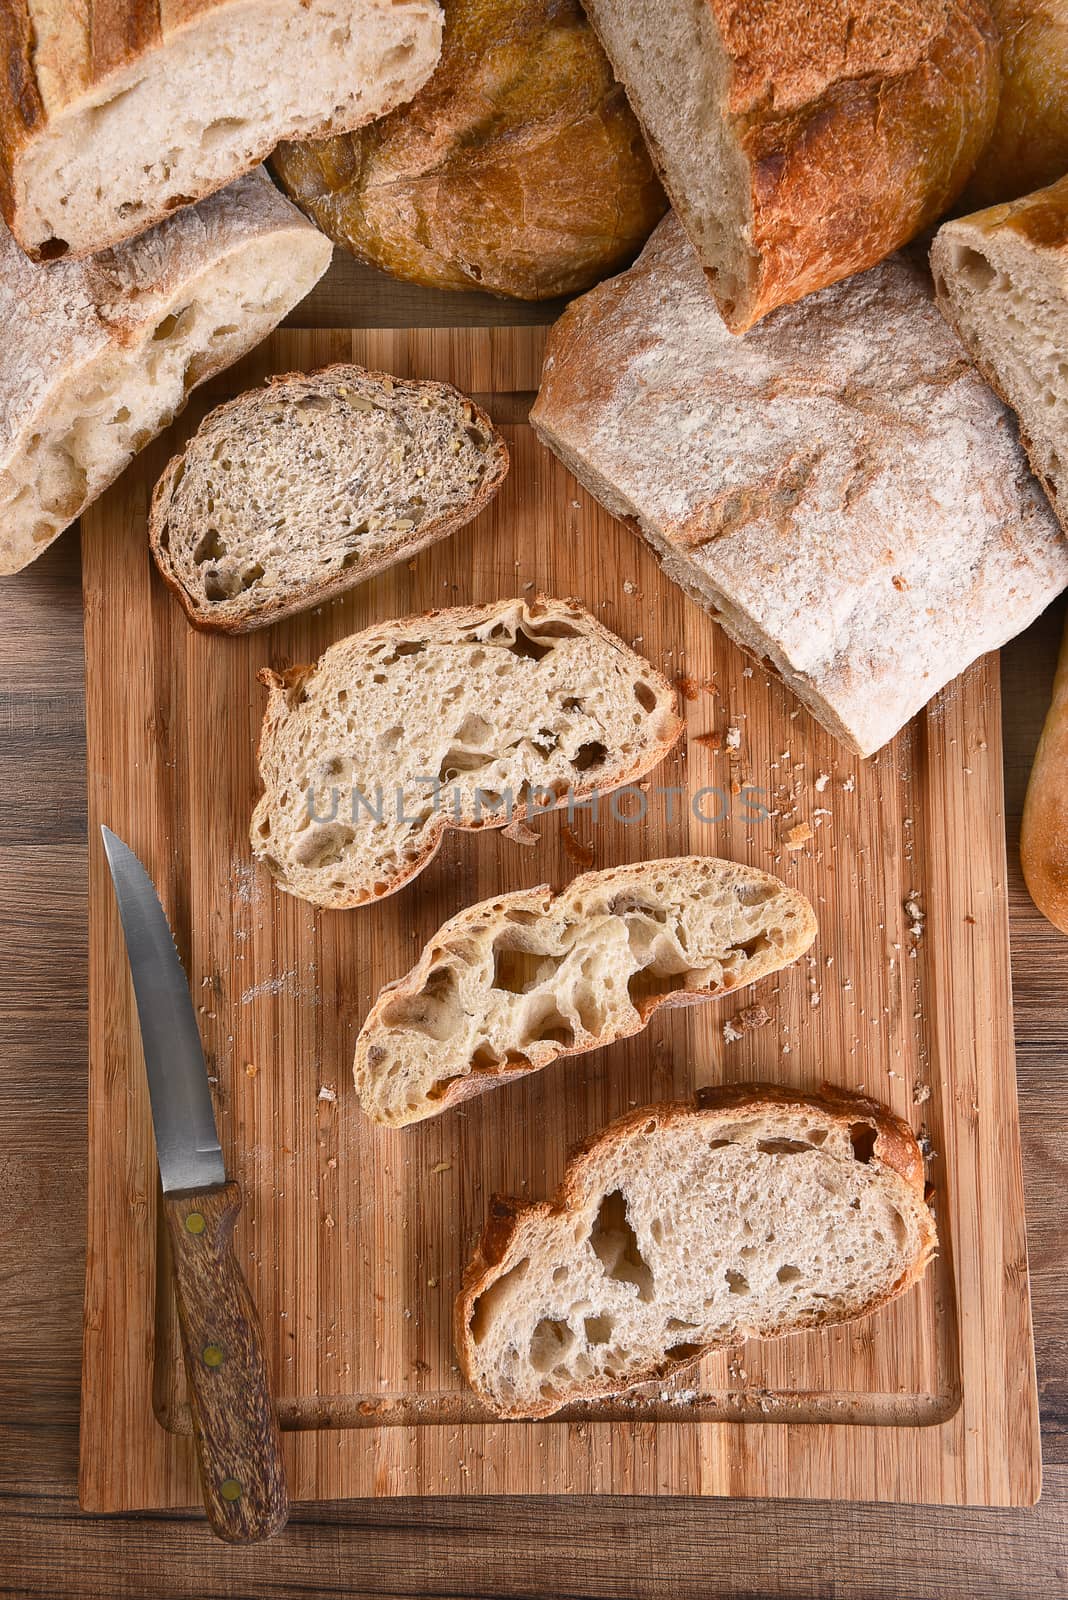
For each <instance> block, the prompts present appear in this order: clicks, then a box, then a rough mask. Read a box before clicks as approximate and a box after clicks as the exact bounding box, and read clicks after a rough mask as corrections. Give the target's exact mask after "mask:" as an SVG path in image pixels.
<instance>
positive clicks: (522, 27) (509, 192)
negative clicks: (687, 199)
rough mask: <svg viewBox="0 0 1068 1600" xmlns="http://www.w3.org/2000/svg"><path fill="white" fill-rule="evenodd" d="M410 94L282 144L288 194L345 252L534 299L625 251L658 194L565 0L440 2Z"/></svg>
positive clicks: (621, 108)
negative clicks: (434, 60)
mask: <svg viewBox="0 0 1068 1600" xmlns="http://www.w3.org/2000/svg"><path fill="white" fill-rule="evenodd" d="M444 9H445V14H446V17H445V21H446V26H445V44H444V49H443V53H442V57H441V63H440V65H439V67H438V69H437V71H436V72H435V73H434V76H433V78H432V79H431V81H430V82H429V83H428V84H427V85H426V87H425V88H424V89H423V90H422V91H421V92H420V93H419V94H418V95H417V96H416V98H415V99H414V100H413V101H412V102H411V104H410V105H407V106H405V107H404V108H403V109H402V110H400V111H396V112H394V113H392V114H391V115H390V116H387V117H384V118H383V119H382V120H381V121H378V122H375V123H372V124H370V125H369V126H367V127H365V128H364V129H362V130H361V131H360V132H357V133H351V134H344V135H341V136H339V137H337V138H333V139H326V140H322V141H316V142H314V143H302V144H283V145H281V146H279V148H278V150H277V151H276V152H275V156H274V170H275V172H276V174H277V176H278V177H279V178H280V180H281V182H282V184H283V186H284V187H285V189H286V190H287V192H288V193H289V195H290V196H291V198H292V199H293V200H295V201H296V202H297V204H298V205H299V206H301V207H302V208H303V209H304V210H305V211H306V212H307V213H308V215H309V216H310V217H312V218H313V219H314V221H315V222H317V223H318V224H319V226H320V227H321V228H322V229H323V230H324V231H325V232H326V233H328V234H329V235H330V237H331V238H332V239H334V240H336V241H337V242H338V243H339V244H343V245H345V246H346V247H347V248H348V249H350V250H352V251H353V252H354V253H355V254H356V255H357V256H359V257H360V259H361V260H363V261H367V262H370V263H371V264H372V265H373V266H377V267H381V268H383V269H384V270H385V271H386V272H389V273H392V274H393V275H394V276H395V277H398V278H404V279H407V280H408V281H410V282H412V283H421V284H425V285H427V286H428V287H429V288H434V289H488V290H491V291H492V292H493V293H494V294H500V295H511V296H514V297H515V298H517V299H520V300H544V299H549V298H551V297H552V296H554V295H563V294H574V293H576V292H577V291H578V290H581V289H585V288H588V287H589V286H590V285H591V284H593V283H596V282H597V281H598V280H599V279H601V278H603V277H604V276H605V275H606V274H607V273H609V272H612V271H614V270H615V269H616V268H617V267H620V266H622V265H624V264H626V263H627V262H628V261H629V260H630V259H631V258H632V257H633V256H634V255H635V254H636V252H637V250H638V249H639V247H640V246H641V245H642V243H643V242H644V240H645V239H646V237H647V236H648V234H649V233H650V232H651V231H652V228H653V227H654V225H655V223H656V222H657V221H658V219H659V218H660V217H661V216H662V215H663V213H664V211H665V209H666V206H667V201H666V200H665V198H664V193H663V190H662V189H661V187H660V184H659V182H658V181H657V178H656V176H655V174H654V172H653V168H652V164H651V162H650V160H649V156H648V154H647V152H646V149H645V144H644V142H643V140H642V135H641V132H640V130H639V128H638V124H637V122H636V120H635V118H634V115H633V113H632V112H631V110H630V107H629V106H628V104H627V100H626V97H625V96H624V94H623V91H622V89H621V88H620V87H619V85H618V84H617V83H616V81H615V79H614V78H613V76H612V69H611V67H610V66H609V64H608V61H607V60H606V58H605V55H604V53H603V51H602V50H601V48H600V46H599V44H598V43H597V40H596V39H595V37H594V35H593V32H592V30H591V28H590V27H589V24H588V23H587V21H586V19H585V16H584V15H583V12H582V9H581V7H580V6H579V5H578V4H577V0H446V3H445V7H444Z"/></svg>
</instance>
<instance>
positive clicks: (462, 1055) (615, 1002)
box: [354, 856, 816, 1127]
mask: <svg viewBox="0 0 1068 1600" xmlns="http://www.w3.org/2000/svg"><path fill="white" fill-rule="evenodd" d="M815 935H816V918H815V916H814V914H813V911H812V907H811V906H810V905H809V903H808V901H807V900H806V899H805V897H804V895H802V894H799V893H798V892H797V891H796V890H795V889H789V888H787V886H786V885H785V884H784V883H780V881H779V880H778V878H773V877H771V876H770V875H769V874H768V873H766V872H759V871H758V870H757V869H756V868H755V867H748V866H744V865H742V864H740V863H736V862H733V861H720V860H717V859H716V858H715V857H714V856H680V857H677V858H675V859H672V860H667V861H644V862H638V863H637V864H635V865H632V866H623V867H611V868H609V869H608V870H607V871H603V872H587V873H585V874H584V875H583V876H582V877H580V878H576V879H575V880H574V882H573V883H571V884H570V885H569V886H568V887H567V889H565V890H564V891H563V893H561V894H558V895H554V894H553V893H552V892H551V891H550V890H549V889H548V888H546V887H544V886H542V887H540V888H536V889H520V890H518V891H517V892H516V893H515V894H508V895H502V896H500V897H499V898H497V899H495V900H486V901H483V903H482V904H481V905H476V906H469V907H468V908H467V909H466V910H464V911H461V912H460V913H459V914H458V915H457V916H455V917H453V918H451V920H450V921H448V922H447V923H445V925H444V927H442V928H440V929H439V930H438V932H437V933H436V934H435V935H434V937H433V938H432V939H431V941H430V943H429V944H428V945H427V946H426V948H425V949H424V951H423V953H422V955H421V956H420V958H419V960H418V961H417V962H416V964H415V966H414V967H413V969H412V971H411V972H410V973H409V974H408V975H407V977H405V978H401V979H400V980H399V981H398V982H396V983H391V984H390V985H389V986H388V987H387V988H385V989H383V991H382V993H381V994H380V995H379V997H378V999H377V1001H376V1002H375V1004H374V1006H373V1007H372V1009H371V1012H370V1014H369V1016H368V1017H367V1020H366V1022H365V1023H364V1025H363V1027H362V1028H361V1030H360V1036H359V1038H358V1039H357V1041H356V1060H355V1066H354V1076H355V1079H356V1088H357V1089H358V1091H359V1095H360V1104H361V1106H362V1107H363V1109H364V1111H365V1112H366V1113H367V1114H368V1116H370V1117H372V1118H373V1119H374V1120H375V1121H376V1122H381V1123H387V1124H390V1125H392V1126H394V1127H399V1126H401V1125H403V1124H404V1123H408V1122H417V1121H420V1120H421V1119H422V1118H424V1117H433V1116H437V1115H438V1114H439V1113H440V1112H442V1111H445V1110H447V1109H448V1108H449V1107H450V1106H452V1105H455V1104H456V1103H457V1102H458V1101H460V1100H464V1099H467V1098H468V1096H470V1095H473V1094H479V1093H481V1092H482V1091H483V1090H485V1089H492V1088H494V1087H495V1086H496V1085H497V1084H501V1083H507V1082H509V1081H510V1080H511V1079H513V1078H516V1077H521V1076H522V1075H523V1074H525V1073H528V1072H537V1071H539V1070H540V1069H541V1068H542V1067H546V1066H548V1065H549V1063H550V1062H551V1061H555V1060H556V1059H557V1057H559V1056H570V1055H579V1054H581V1053H583V1052H585V1051H588V1050H597V1049H600V1048H601V1047H602V1046H603V1045H606V1044H610V1043H611V1042H612V1041H613V1040H614V1039H622V1038H626V1037H627V1036H628V1035H629V1034H633V1033H638V1032H639V1031H640V1030H641V1029H642V1028H644V1027H645V1025H646V1023H647V1022H648V1021H649V1019H650V1017H651V1016H652V1015H653V1012H654V1011H657V1010H658V1009H659V1008H660V1007H661V1006H664V1005H683V1004H686V1003H690V1002H697V1001H702V1000H710V999H713V998H714V997H715V996H717V995H722V994H726V993H727V992H728V991H729V990H732V989H737V988H740V987H741V986H742V985H744V984H749V983H754V982H755V981H756V980H757V979H758V978H763V977H765V976H767V974H768V973H770V972H778V971H779V970H780V969H781V968H782V967H785V966H787V965H788V964H789V963H790V962H791V961H796V960H797V959H798V957H799V956H801V955H803V954H804V952H805V951H806V950H807V949H808V947H809V945H810V944H811V943H812V940H813V939H814V938H815Z"/></svg>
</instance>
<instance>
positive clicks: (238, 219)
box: [0, 169, 331, 573]
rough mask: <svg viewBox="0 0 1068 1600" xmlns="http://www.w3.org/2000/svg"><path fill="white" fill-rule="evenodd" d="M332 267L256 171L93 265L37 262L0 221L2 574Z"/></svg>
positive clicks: (47, 537)
mask: <svg viewBox="0 0 1068 1600" xmlns="http://www.w3.org/2000/svg"><path fill="white" fill-rule="evenodd" d="M330 255H331V247H330V244H329V242H328V241H327V240H326V239H324V238H323V236H322V234H321V233H319V232H318V231H317V230H316V229H315V228H313V227H312V226H311V224H310V223H309V222H308V221H306V219H305V218H304V217H302V216H301V214H300V212H299V211H298V210H297V208H296V207H295V206H292V205H290V203H289V201H288V200H286V199H285V198H284V197H283V196H282V195H280V194H279V193H278V190H277V189H276V188H275V187H274V185H273V184H272V183H271V181H270V179H269V178H267V176H266V175H265V174H264V172H263V171H262V169H257V171H255V172H251V173H249V174H247V176H245V177H244V178H239V179H238V180H237V182H236V183H233V184H231V185H230V187H229V188H228V189H223V190H222V191H221V192H220V193H219V194H216V195H212V197H211V199H209V200H205V201H203V202H202V203H201V204H200V205H199V206H190V207H188V208H187V209H186V210H184V211H181V212H179V213H178V214H177V215H176V216H174V217H171V218H170V219H169V220H168V221H167V222H161V223H160V225H159V227H158V228H153V229H152V231H151V232H150V233H147V234H145V235H144V236H143V237H142V238H140V239H134V240H131V241H130V242H129V243H128V244H124V245H119V246H117V248H116V249H114V250H108V251H105V252H104V253H103V254H102V255H99V256H94V257H93V258H92V259H91V260H89V261H82V262H78V261H58V262H56V263H54V264H53V265H51V266H39V265H35V264H34V263H33V262H31V261H29V260H27V258H26V256H25V255H24V254H23V253H22V251H21V250H20V249H19V247H18V245H17V244H16V243H15V241H14V240H13V239H12V237H11V235H10V234H9V233H8V231H7V229H6V228H5V227H4V226H3V224H2V223H0V327H2V328H3V330H4V337H3V344H2V347H0V573H8V572H17V571H18V570H19V569H20V568H21V567H24V566H26V565H27V564H28V563H29V562H30V561H33V560H34V558H35V557H36V556H39V555H40V554H41V551H42V550H44V549H45V548H46V547H47V546H48V545H50V544H51V542H52V540H53V539H55V538H56V536H57V535H58V534H60V533H62V532H63V529H64V528H66V527H68V526H69V524H70V523H71V522H73V521H74V519H75V517H77V516H79V515H80V514H81V512H82V511H84V510H85V508H86V506H87V505H89V504H90V503H91V502H92V501H93V500H95V499H96V497H97V495H99V494H100V493H101V492H102V491H103V490H104V489H106V488H107V486H108V484H109V483H111V482H112V480H113V479H115V478H117V477H118V475H119V473H120V472H121V471H122V470H123V468H124V467H125V466H126V465H127V463H128V462H129V461H130V460H131V459H132V458H133V456H134V455H136V453H137V451H138V450H141V449H142V448H143V447H144V446H145V445H146V444H147V443H148V441H149V440H150V439H153V438H155V436H156V434H157V433H159V432H160V431H161V429H163V428H165V427H167V425H168V424H169V423H170V421H171V419H172V418H173V417H174V416H175V415H176V414H177V413H178V412H179V411H180V410H181V409H182V407H183V406H184V405H185V402H186V400H187V398H188V396H189V393H190V391H191V390H192V389H194V388H196V386H197V384H199V383H203V382H204V380H205V378H210V377H211V376H212V375H213V374H214V373H216V372H221V371H222V370H223V368H224V367H228V366H230V365H231V363H232V362H234V361H236V360H237V358H238V357H239V356H242V355H244V354H245V352H246V351H247V350H251V349H252V347H253V346H254V345H256V344H259V342H260V340H261V339H264V338H266V336H267V334H268V333H270V332H271V330H272V328H274V327H276V326H277V324H278V323H279V322H281V320H282V318H283V317H284V316H285V315H286V313H287V312H289V311H291V310H292V308H293V307H294V306H295V305H296V304H297V302H298V301H299V300H303V298H304V296H305V295H306V294H307V293H308V291H309V289H310V288H311V287H312V285H313V284H314V283H315V282H316V280H317V279H319V278H320V277H321V276H322V275H323V273H324V272H325V271H326V269H327V267H328V266H329V264H330Z"/></svg>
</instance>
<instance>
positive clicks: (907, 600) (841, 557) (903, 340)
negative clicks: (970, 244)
mask: <svg viewBox="0 0 1068 1600" xmlns="http://www.w3.org/2000/svg"><path fill="white" fill-rule="evenodd" d="M531 421H532V422H533V424H534V427H535V428H536V430H537V432H538V433H539V434H540V435H541V437H542V439H543V440H544V441H545V442H546V443H547V444H549V445H550V446H551V447H552V448H553V449H554V450H555V451H556V452H557V454H558V455H559V456H560V457H561V458H562V459H563V461H564V462H565V463H566V464H567V465H568V466H569V467H571V468H572V470H573V471H574V472H575V473H576V475H577V476H578V477H579V478H580V479H581V480H582V482H583V483H584V484H585V485H586V487H587V488H588V489H589V490H590V492H591V493H592V494H594V495H595V496H596V497H597V499H599V500H600V501H601V502H602V504H603V505H605V506H606V507H607V508H608V510H609V511H611V512H613V513H614V514H615V515H616V516H619V517H626V518H633V519H634V521H635V523H636V524H637V527H638V528H639V529H640V531H641V532H642V533H643V534H644V535H645V537H646V538H647V539H648V540H649V542H650V544H651V545H652V546H653V548H654V550H655V551H656V552H657V554H658V555H659V556H660V559H661V561H662V562H663V566H664V570H665V572H666V573H667V574H668V575H669V576H670V577H672V578H674V579H675V580H676V581H677V582H678V583H679V584H680V585H681V586H682V587H683V588H684V589H685V590H686V592H687V593H688V594H689V595H691V596H692V597H693V598H694V599H695V600H696V601H697V602H698V603H699V604H700V605H703V606H704V607H705V608H706V609H707V610H708V611H710V612H711V613H712V615H713V616H714V617H715V618H716V619H717V621H719V622H720V623H721V624H722V626H723V627H724V629H725V630H726V632H727V633H729V634H730V635H731V637H732V638H733V639H735V640H736V641H737V642H738V643H739V644H741V645H742V646H743V647H744V648H746V649H748V650H751V651H753V652H755V653H756V654H757V655H759V656H761V657H763V658H766V659H767V661H768V662H769V663H770V664H771V665H772V666H774V667H775V668H776V670H777V671H778V672H780V673H781V674H782V676H783V677H784V678H785V680H786V681H787V683H788V684H789V685H790V686H791V688H792V689H793V690H794V691H795V692H796V693H797V694H798V696H799V697H800V698H801V699H802V700H803V701H804V702H805V704H806V705H807V706H808V707H809V709H810V710H811V711H812V712H813V713H814V715H815V716H817V717H818V718H819V719H820V721H821V722H823V723H824V725H825V726H826V727H827V728H829V729H830V731H831V732H832V733H833V734H835V735H836V736H837V737H838V738H839V739H841V740H842V741H843V742H844V743H846V744H848V745H849V746H850V747H851V748H852V749H854V750H856V751H857V752H859V753H860V754H861V755H869V754H871V752H872V751H874V750H877V749H878V748H879V747H880V745H883V744H885V743H886V741H887V740H888V739H890V738H891V737H892V736H893V735H894V734H895V733H896V732H897V730H898V729H899V728H900V727H901V726H902V725H903V724H904V723H905V722H907V721H908V719H909V718H910V717H911V716H912V715H913V714H914V713H915V712H916V711H918V710H919V709H920V707H921V706H923V705H924V703H925V702H926V701H927V700H929V699H930V698H931V696H932V695H933V694H935V693H936V692H937V691H938V690H939V689H941V688H942V687H943V685H944V684H946V683H948V682H949V680H950V679H951V678H953V677H955V676H956V675H957V673H959V672H961V671H963V669H964V668H965V667H966V666H967V665H968V663H969V662H971V661H973V660H975V658H976V657H977V656H979V655H982V654H983V652H984V651H986V650H991V649H993V648H995V647H996V646H997V645H999V644H1002V643H1003V642H1004V641H1005V640H1006V639H1009V638H1011V637H1012V636H1013V634H1015V633H1018V632H1019V631H1020V630H1021V629H1022V628H1024V627H1026V626H1027V624H1028V623H1029V622H1031V621H1032V620H1033V618H1034V617H1036V616H1037V615H1038V614H1039V612H1040V611H1042V610H1043V608H1044V607H1045V606H1047V605H1048V604H1049V602H1050V601H1051V600H1052V599H1053V597H1054V596H1055V595H1056V594H1057V593H1058V591H1059V590H1060V589H1062V588H1064V586H1065V585H1066V584H1068V546H1066V544H1065V540H1064V538H1063V537H1062V535H1061V532H1060V529H1059V528H1058V526H1057V523H1056V520H1055V518H1054V517H1053V516H1052V514H1051V512H1050V509H1049V506H1048V505H1047V503H1046V500H1045V497H1044V496H1043V494H1042V492H1041V490H1040V488H1039V486H1038V485H1037V484H1036V483H1035V481H1034V479H1033V478H1032V476H1031V474H1030V472H1029V471H1028V469H1027V461H1026V459H1025V457H1024V454H1023V452H1022V450H1021V449H1020V447H1019V445H1018V443H1017V441H1016V439H1015V436H1014V431H1013V428H1012V426H1011V422H1010V419H1009V417H1008V414H1007V413H1006V411H1005V409H1004V408H1003V407H1002V406H1001V405H1000V403H999V402H998V400H997V399H996V397H995V396H994V395H993V394H992V393H991V391H990V389H989V388H988V386H987V385H986V384H985V383H984V382H983V380H982V378H981V377H980V375H979V373H978V372H977V371H976V369H975V367H974V366H973V364H972V363H971V361H970V360H968V359H967V357H966V356H965V354H964V352H963V351H962V350H961V348H960V345H959V344H958V342H957V341H956V339H954V338H953V336H952V334H951V333H950V331H949V330H948V329H947V327H946V325H945V322H944V320H943V319H942V318H941V317H940V316H939V314H938V310H937V308H936V306H935V304H934V299H933V296H932V293H931V288H930V281H929V279H928V277H927V274H926V273H925V272H923V271H922V270H921V268H920V267H918V266H916V265H913V264H910V263H909V262H908V261H906V260H904V259H902V258H901V257H892V258H890V259H888V260H887V261H885V262H882V263H880V265H878V266H876V267H873V268H872V269H871V271H869V272H866V273H861V274H859V275H858V276H856V277H855V278H852V279H850V280H849V281H848V282H847V283H841V284H835V285H833V286H832V287H831V288H829V289H824V290H822V291H821V292H820V293H819V294H817V295H813V296H810V297H809V298H808V299H807V300H804V301H802V302H801V304H799V305H796V306H786V307H783V308H782V309H781V310H779V311H778V312H776V314H775V315H774V316H773V317H770V318H768V320H767V321H766V322H763V323H761V324H760V325H759V326H758V327H756V328H754V329H753V330H752V332H751V333H750V334H748V335H747V336H746V338H744V339H735V338H733V337H732V336H731V335H730V333H728V331H727V329H726V327H725V326H724V323H723V320H722V318H721V317H720V316H719V313H718V312H717V310H716V307H715V304H714V303H713V300H712V297H711V295H710V294H709V293H708V289H707V285H706V283H705V280H704V276H703V274H702V273H701V271H700V269H699V267H698V265H697V262H696V260H695V257H694V255H693V252H692V250H691V249H690V248H689V246H688V244H687V241H686V238H685V235H684V234H683V232H682V230H681V228H680V227H679V225H678V224H677V222H675V221H674V219H672V218H667V219H665V221H664V222H663V223H661V225H660V227H659V228H658V230H657V232H656V233H655V234H654V235H653V238H652V239H651V240H650V242H649V244H648V245H647V246H646V249H645V251H644V253H643V254H642V256H641V258H640V260H639V261H638V262H637V263H636V265H635V266H634V267H633V268H632V269H631V270H630V271H629V272H628V273H626V274H624V275H623V276H622V277H619V278H616V279H614V280H613V281H612V282H610V283H606V284H602V285H601V286H600V287H599V288H597V289H594V290H592V291H591V292H590V293H589V294H588V295H586V296H585V297H584V298H583V299H581V300H578V301H576V302H575V303H574V304H573V305H571V306H570V307H569V309H568V310H567V311H566V312H565V314H564V316H563V317H562V318H561V320H560V321H559V322H558V323H557V325H556V327H555V328H554V329H553V332H552V335H551V336H550V340H549V346H548V353H547V356H546V361H545V368H544V373H543V377H542V385H541V392H540V393H539V395H538V399H537V402H536V404H535V406H534V409H533V411H532V414H531Z"/></svg>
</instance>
